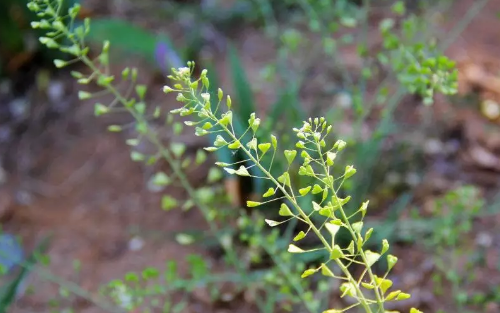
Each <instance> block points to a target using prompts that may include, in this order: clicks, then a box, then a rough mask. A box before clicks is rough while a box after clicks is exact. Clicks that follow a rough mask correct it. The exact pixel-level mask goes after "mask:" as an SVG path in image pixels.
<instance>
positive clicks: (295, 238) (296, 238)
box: [293, 230, 306, 241]
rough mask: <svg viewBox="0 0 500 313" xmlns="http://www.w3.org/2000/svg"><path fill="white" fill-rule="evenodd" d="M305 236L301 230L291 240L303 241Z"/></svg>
mask: <svg viewBox="0 0 500 313" xmlns="http://www.w3.org/2000/svg"><path fill="white" fill-rule="evenodd" d="M305 236H306V233H304V232H303V231H302V230H301V231H300V232H299V233H298V234H297V236H295V237H294V238H293V241H299V240H301V239H304V237H305Z"/></svg>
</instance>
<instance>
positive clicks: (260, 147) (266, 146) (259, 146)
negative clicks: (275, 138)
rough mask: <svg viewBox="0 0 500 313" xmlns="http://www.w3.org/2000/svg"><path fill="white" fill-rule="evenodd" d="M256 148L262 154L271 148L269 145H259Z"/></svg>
mask: <svg viewBox="0 0 500 313" xmlns="http://www.w3.org/2000/svg"><path fill="white" fill-rule="evenodd" d="M257 147H258V148H259V150H260V151H261V152H262V154H265V153H266V152H267V151H268V150H269V148H271V144H270V143H261V144H259V145H258V146H257Z"/></svg>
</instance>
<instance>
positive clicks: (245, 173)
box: [235, 165, 250, 176]
mask: <svg viewBox="0 0 500 313" xmlns="http://www.w3.org/2000/svg"><path fill="white" fill-rule="evenodd" d="M235 174H236V175H240V176H250V173H248V171H247V168H246V167H244V166H243V165H241V166H240V168H239V169H238V170H237V171H236V172H235Z"/></svg>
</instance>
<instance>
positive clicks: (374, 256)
mask: <svg viewBox="0 0 500 313" xmlns="http://www.w3.org/2000/svg"><path fill="white" fill-rule="evenodd" d="M365 256H366V262H367V263H368V264H367V265H368V267H371V266H372V265H373V264H375V262H377V261H378V259H380V254H378V253H377V252H373V251H370V250H366V252H365Z"/></svg>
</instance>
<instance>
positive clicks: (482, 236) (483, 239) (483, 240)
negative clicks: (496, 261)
mask: <svg viewBox="0 0 500 313" xmlns="http://www.w3.org/2000/svg"><path fill="white" fill-rule="evenodd" d="M476 244H477V245H479V246H482V247H485V248H488V247H491V245H492V244H493V238H492V237H491V235H490V234H488V233H486V232H480V233H479V234H477V236H476Z"/></svg>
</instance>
